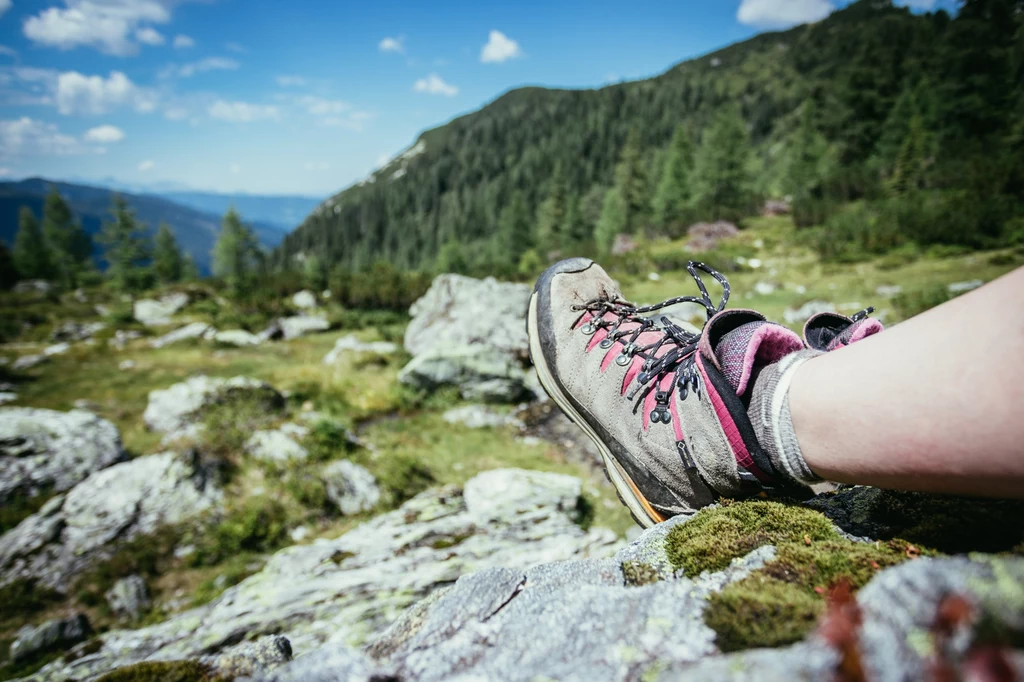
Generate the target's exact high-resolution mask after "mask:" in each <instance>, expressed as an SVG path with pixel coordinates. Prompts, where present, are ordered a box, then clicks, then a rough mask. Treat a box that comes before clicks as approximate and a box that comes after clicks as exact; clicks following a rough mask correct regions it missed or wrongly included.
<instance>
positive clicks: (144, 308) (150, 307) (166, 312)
mask: <svg viewBox="0 0 1024 682" xmlns="http://www.w3.org/2000/svg"><path fill="white" fill-rule="evenodd" d="M186 305H188V294H183V293H175V294H167V295H166V296H163V297H161V298H160V299H159V300H154V299H152V298H143V299H139V300H138V301H135V303H133V304H132V317H134V318H135V319H136V320H138V321H139V322H141V323H142V324H144V325H147V326H149V325H159V324H170V322H171V317H172V316H173V315H174V314H175V313H177V312H178V311H179V310H181V309H182V308H184V307H185V306H186Z"/></svg>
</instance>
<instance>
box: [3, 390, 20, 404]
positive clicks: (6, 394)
mask: <svg viewBox="0 0 1024 682" xmlns="http://www.w3.org/2000/svg"><path fill="white" fill-rule="evenodd" d="M17 399H18V394H17V393H14V392H12V391H0V405H6V404H7V403H13V402H14V401H15V400H17Z"/></svg>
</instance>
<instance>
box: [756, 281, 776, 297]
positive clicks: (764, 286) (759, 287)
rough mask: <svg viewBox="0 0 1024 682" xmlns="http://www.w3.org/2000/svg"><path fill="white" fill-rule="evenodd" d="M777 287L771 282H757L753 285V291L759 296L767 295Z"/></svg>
mask: <svg viewBox="0 0 1024 682" xmlns="http://www.w3.org/2000/svg"><path fill="white" fill-rule="evenodd" d="M776 288H777V287H776V286H775V285H774V284H773V283H771V282H758V283H757V284H755V285H754V291H755V292H757V293H758V294H760V295H761V296H768V295H769V294H773V293H775V289H776Z"/></svg>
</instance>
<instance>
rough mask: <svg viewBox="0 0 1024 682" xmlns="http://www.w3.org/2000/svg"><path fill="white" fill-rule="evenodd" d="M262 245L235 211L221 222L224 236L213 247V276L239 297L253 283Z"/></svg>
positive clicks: (231, 209)
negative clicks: (251, 280) (250, 282)
mask: <svg viewBox="0 0 1024 682" xmlns="http://www.w3.org/2000/svg"><path fill="white" fill-rule="evenodd" d="M259 254H260V249H259V243H258V242H257V241H256V236H255V235H254V234H253V232H252V229H251V228H250V227H249V226H248V225H246V224H244V223H243V222H242V218H241V216H239V215H238V212H237V211H236V210H235V209H234V207H231V208H229V209H228V210H227V213H225V214H224V219H223V220H222V221H221V228H220V235H219V236H218V237H217V243H216V244H214V247H213V274H215V275H217V276H218V277H220V278H221V279H223V280H224V282H225V283H226V284H227V285H228V288H229V289H230V290H231V292H232V293H234V294H238V293H240V292H241V291H242V289H243V288H244V287H245V285H246V284H247V283H248V282H249V281H250V279H251V277H252V276H253V274H254V273H255V271H256V269H257V267H258V265H259V261H260V258H259Z"/></svg>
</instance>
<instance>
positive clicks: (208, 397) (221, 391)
mask: <svg viewBox="0 0 1024 682" xmlns="http://www.w3.org/2000/svg"><path fill="white" fill-rule="evenodd" d="M243 393H249V394H250V397H254V398H260V399H262V400H263V401H264V402H265V404H266V408H267V410H268V411H272V410H277V409H280V408H281V407H284V397H283V396H282V395H281V394H280V393H278V391H277V389H275V388H274V387H273V386H271V385H270V384H267V383H265V382H262V381H258V380H256V379H250V378H249V377H234V378H232V379H221V378H214V377H208V376H205V375H199V376H194V377H191V378H189V379H187V380H186V381H182V382H180V383H177V384H174V385H172V386H170V387H168V388H166V389H163V390H156V391H150V393H149V403H148V404H147V405H146V411H145V412H143V414H142V419H143V421H145V423H146V426H147V427H148V428H150V429H151V430H153V431H162V432H164V433H172V432H174V431H178V430H179V429H182V428H184V427H186V426H188V425H189V424H192V423H194V422H196V421H198V420H199V419H200V417H201V415H199V414H197V413H199V412H200V411H201V410H202V409H203V408H204V407H206V406H209V405H213V404H216V403H217V402H219V401H222V400H226V399H229V398H234V397H239V396H240V395H241V394H243Z"/></svg>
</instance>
